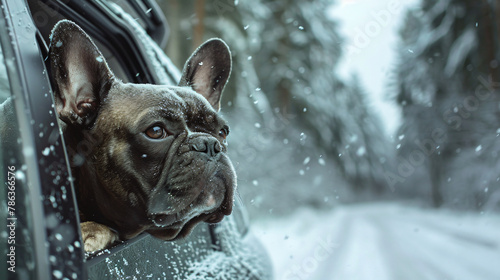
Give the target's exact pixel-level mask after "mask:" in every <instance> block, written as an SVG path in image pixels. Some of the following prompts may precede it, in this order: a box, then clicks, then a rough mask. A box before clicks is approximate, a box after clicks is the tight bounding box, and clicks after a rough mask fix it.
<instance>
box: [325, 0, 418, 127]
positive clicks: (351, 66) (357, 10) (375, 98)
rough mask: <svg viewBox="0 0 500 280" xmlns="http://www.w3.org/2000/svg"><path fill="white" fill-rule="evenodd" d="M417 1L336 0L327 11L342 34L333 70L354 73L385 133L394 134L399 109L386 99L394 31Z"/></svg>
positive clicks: (396, 36) (392, 55) (392, 53)
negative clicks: (341, 47) (342, 46)
mask: <svg viewBox="0 0 500 280" xmlns="http://www.w3.org/2000/svg"><path fill="white" fill-rule="evenodd" d="M418 3H419V0H404V1H403V0H337V2H336V4H335V5H334V6H333V7H332V9H331V10H330V11H329V12H330V15H331V16H332V17H333V18H334V19H336V20H337V22H339V25H340V26H339V27H340V30H339V31H340V33H341V35H342V36H343V37H344V39H345V40H346V41H345V46H346V48H345V49H344V57H343V58H342V61H341V63H340V65H339V68H338V69H337V70H338V71H339V74H340V75H341V76H343V77H350V76H351V75H352V74H354V73H356V74H357V75H358V77H359V79H360V82H361V83H362V85H361V86H362V88H364V89H365V91H366V92H367V93H368V95H369V97H370V100H369V101H370V104H371V105H372V106H373V108H374V111H375V112H376V113H379V115H380V118H381V120H382V122H383V124H384V125H385V128H386V132H387V133H388V134H389V135H392V136H393V135H394V133H396V130H397V128H398V126H399V124H400V120H401V117H400V111H399V109H398V107H397V106H396V105H395V103H394V102H393V101H392V100H389V98H388V93H389V92H388V90H392V93H394V90H395V89H394V88H390V87H388V85H389V84H390V82H391V80H392V81H394V78H391V75H393V71H392V70H393V69H394V65H395V62H396V60H395V59H396V57H395V55H396V52H395V50H396V48H397V47H398V34H397V32H398V30H399V28H400V26H401V24H402V23H403V20H404V15H405V13H406V10H407V9H408V8H410V7H414V6H416V5H417V4H418Z"/></svg>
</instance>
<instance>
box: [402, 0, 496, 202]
mask: <svg viewBox="0 0 500 280" xmlns="http://www.w3.org/2000/svg"><path fill="white" fill-rule="evenodd" d="M495 3H496V2H495V1H493V2H488V1H466V0H444V1H430V0H423V1H422V3H421V7H420V9H416V10H412V11H410V12H409V13H408V14H407V17H406V22H405V25H404V27H403V28H402V29H401V32H400V34H401V48H400V64H399V66H398V69H397V73H398V95H397V102H398V103H399V104H400V105H401V107H402V109H403V118H404V124H403V126H402V127H401V129H400V132H401V135H404V138H403V139H402V141H401V144H402V147H401V149H399V155H400V157H399V158H400V159H403V160H409V159H411V157H412V155H413V157H415V156H416V155H417V154H419V153H420V154H424V155H425V157H424V158H423V160H422V161H421V162H419V164H414V166H413V168H414V172H412V173H411V174H409V175H408V176H406V177H405V178H404V180H403V181H404V182H405V184H406V185H407V186H409V187H411V188H421V187H422V186H418V184H421V182H422V180H418V181H417V180H415V178H412V177H411V176H412V175H418V176H421V175H424V174H425V175H426V176H427V177H428V178H429V180H430V183H431V192H430V194H431V195H432V200H433V203H434V205H435V206H440V205H442V204H443V203H446V204H447V205H451V204H456V205H457V206H458V205H459V204H460V206H468V207H471V206H473V207H481V206H482V205H483V204H484V203H485V201H486V198H487V196H488V193H492V192H494V191H497V192H498V190H499V182H498V181H499V178H498V174H500V172H499V171H500V164H499V163H498V156H499V152H500V142H499V138H498V137H497V136H498V133H499V132H500V131H497V129H498V127H500V125H499V124H500V119H499V117H500V114H499V113H500V111H499V106H498V87H499V85H500V84H498V83H496V82H498V81H500V80H499V68H498V63H499V60H498V58H499V51H498V50H499V48H498V35H499V34H498V31H496V30H498V29H497V28H498V24H499V21H498V14H495V11H496V10H495V9H493V5H495ZM497 13H498V11H497ZM415 163H417V162H416V161H415ZM401 164H402V163H400V165H401ZM410 182H415V183H414V184H411V183H410Z"/></svg>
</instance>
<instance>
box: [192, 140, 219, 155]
mask: <svg viewBox="0 0 500 280" xmlns="http://www.w3.org/2000/svg"><path fill="white" fill-rule="evenodd" d="M191 150H193V151H196V152H200V153H206V154H207V155H208V156H209V157H215V156H216V155H217V154H219V153H220V151H221V146H220V143H219V141H217V139H215V138H207V137H198V138H196V139H193V141H192V143H191Z"/></svg>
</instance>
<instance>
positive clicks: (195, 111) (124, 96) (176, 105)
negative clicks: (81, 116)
mask: <svg viewBox="0 0 500 280" xmlns="http://www.w3.org/2000/svg"><path fill="white" fill-rule="evenodd" d="M146 97H147V98H146ZM106 104H107V106H108V107H109V108H108V109H109V111H108V114H107V118H110V119H114V121H118V120H121V121H123V122H130V121H132V120H133V121H140V120H141V119H142V118H141V116H145V115H147V116H149V117H158V118H167V119H169V120H171V121H177V122H186V123H205V124H210V123H217V122H218V120H219V118H220V117H219V116H218V114H217V112H216V111H215V110H214V109H213V107H212V106H211V104H210V103H209V102H208V101H207V100H206V99H205V98H204V97H202V96H201V95H200V94H198V93H196V92H195V91H193V90H192V89H191V88H189V87H179V86H160V85H147V84H140V85H138V84H121V83H119V84H116V85H114V86H113V87H112V88H111V90H110V95H109V96H108V98H107V102H106ZM124 112H128V113H127V114H124ZM124 116H128V117H127V118H126V119H124ZM121 121H120V122H121Z"/></svg>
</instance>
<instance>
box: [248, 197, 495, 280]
mask: <svg viewBox="0 0 500 280" xmlns="http://www.w3.org/2000/svg"><path fill="white" fill-rule="evenodd" d="M253 231H254V233H255V234H256V235H257V236H258V237H259V238H260V239H261V240H262V242H263V243H264V245H265V246H266V247H267V248H268V250H269V253H270V256H271V259H272V261H273V265H274V269H275V279H276V280H282V279H321V280H327V279H332V280H336V279H339V280H361V279H363V280H426V279H429V280H430V279H432V280H434V279H435V280H498V279H500V215H498V214H482V213H463V212H452V211H445V210H434V209H424V208H419V207H415V206H411V205H409V204H407V205H404V204H403V203H370V204H359V205H351V206H342V207H338V208H336V209H334V210H331V211H329V212H317V210H313V209H299V210H297V211H296V212H295V213H293V214H291V215H290V216H288V217H286V218H282V219H269V220H260V221H257V222H256V224H254V225H253Z"/></svg>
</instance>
